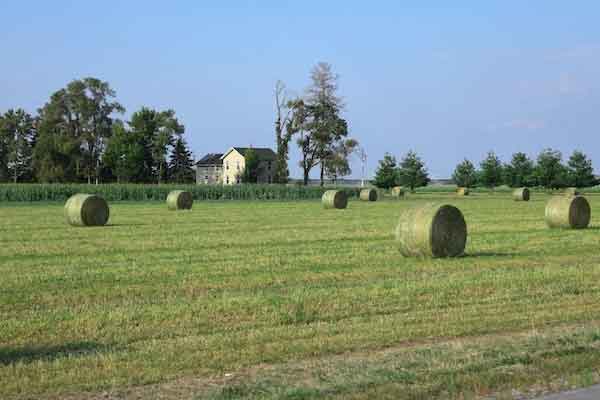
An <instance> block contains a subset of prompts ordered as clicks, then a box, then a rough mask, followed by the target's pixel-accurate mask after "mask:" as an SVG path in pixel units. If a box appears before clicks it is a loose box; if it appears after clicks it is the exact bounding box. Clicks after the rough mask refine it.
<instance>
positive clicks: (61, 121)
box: [0, 78, 195, 183]
mask: <svg viewBox="0 0 600 400" xmlns="http://www.w3.org/2000/svg"><path fill="white" fill-rule="evenodd" d="M115 97H116V93H115V91H114V90H113V89H112V88H111V87H110V85H109V84H108V83H107V82H103V81H101V80H99V79H96V78H84V79H78V80H73V81H72V82H70V83H69V84H68V85H67V86H66V87H65V88H62V89H60V90H58V91H56V92H55V93H53V94H52V95H51V96H50V99H49V100H48V101H47V102H46V103H45V104H44V106H43V107H42V108H40V109H39V110H38V111H37V115H31V114H29V113H28V112H26V111H25V110H23V109H20V108H19V109H11V110H8V111H7V112H5V113H4V114H1V115H0V182H14V183H18V182H49V183H52V182H87V183H99V182H114V181H117V182H135V183H150V182H156V183H161V182H167V181H168V182H176V183H189V182H193V181H194V179H195V176H194V171H193V169H192V167H193V159H192V154H191V152H190V150H189V148H188V146H187V143H186V141H185V139H184V137H183V134H184V132H185V127H184V125H183V124H181V123H180V122H179V121H178V119H177V117H176V116H175V111H173V110H163V111H161V110H154V109H151V108H147V107H142V108H141V109H140V110H139V111H136V112H134V113H133V114H132V116H131V119H130V120H129V121H123V120H121V119H119V118H118V116H119V115H122V114H124V113H125V108H124V107H123V106H122V105H121V104H120V103H118V102H117V101H116V100H115Z"/></svg>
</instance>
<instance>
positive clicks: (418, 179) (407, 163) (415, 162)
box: [398, 150, 430, 191]
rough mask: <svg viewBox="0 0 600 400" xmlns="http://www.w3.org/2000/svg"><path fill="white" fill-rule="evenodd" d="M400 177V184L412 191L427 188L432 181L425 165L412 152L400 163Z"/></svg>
mask: <svg viewBox="0 0 600 400" xmlns="http://www.w3.org/2000/svg"><path fill="white" fill-rule="evenodd" d="M398 177H399V180H400V184H401V185H402V186H406V187H409V188H410V190H411V191H412V190H415V188H418V187H421V186H427V184H428V183H429V181H430V179H429V174H428V173H427V169H426V168H425V163H423V161H422V160H421V158H420V157H419V156H417V154H416V153H415V152H414V151H412V150H411V151H409V152H408V153H407V154H406V156H404V158H403V159H402V161H400V167H399V168H398Z"/></svg>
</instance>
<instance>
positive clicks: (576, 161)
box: [567, 150, 597, 187]
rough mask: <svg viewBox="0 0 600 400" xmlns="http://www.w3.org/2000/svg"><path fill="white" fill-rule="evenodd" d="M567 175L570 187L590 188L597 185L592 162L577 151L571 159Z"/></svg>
mask: <svg viewBox="0 0 600 400" xmlns="http://www.w3.org/2000/svg"><path fill="white" fill-rule="evenodd" d="M567 173H568V176H569V185H570V186H575V187H589V186H594V185H596V184H597V180H596V177H595V176H594V168H593V167H592V160H590V159H589V158H588V157H587V156H586V155H585V154H583V153H582V152H581V151H578V150H575V151H574V152H573V154H572V155H571V157H569V161H568V163H567Z"/></svg>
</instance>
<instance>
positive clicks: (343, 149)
mask: <svg viewBox="0 0 600 400" xmlns="http://www.w3.org/2000/svg"><path fill="white" fill-rule="evenodd" d="M357 147H358V141H356V140H355V139H346V140H340V141H338V142H337V143H334V144H333V145H331V146H330V148H329V151H328V155H327V158H325V159H324V160H323V165H324V167H325V175H326V176H327V177H328V178H330V179H332V180H333V181H334V182H335V181H336V180H337V179H338V178H339V177H342V176H347V175H350V174H351V173H352V169H351V168H350V163H349V160H348V159H349V157H350V155H351V154H352V153H353V152H354V151H355V150H356V148H357Z"/></svg>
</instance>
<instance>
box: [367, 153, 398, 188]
mask: <svg viewBox="0 0 600 400" xmlns="http://www.w3.org/2000/svg"><path fill="white" fill-rule="evenodd" d="M398 182H399V179H398V164H397V162H396V157H394V156H393V155H391V154H390V153H385V155H384V156H383V160H380V161H379V166H378V167H377V170H376V171H375V180H374V181H373V184H374V185H375V186H377V187H378V188H381V189H389V188H392V187H394V186H397V185H398Z"/></svg>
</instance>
